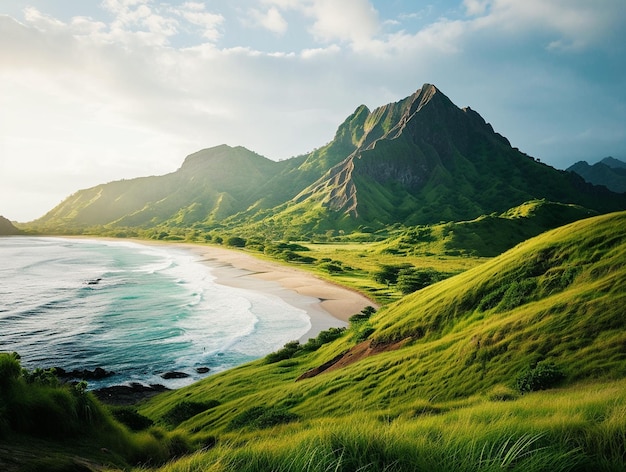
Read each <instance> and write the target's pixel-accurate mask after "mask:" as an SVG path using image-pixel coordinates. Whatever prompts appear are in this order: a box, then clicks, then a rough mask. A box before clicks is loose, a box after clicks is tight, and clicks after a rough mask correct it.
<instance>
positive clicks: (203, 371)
mask: <svg viewBox="0 0 626 472" xmlns="http://www.w3.org/2000/svg"><path fill="white" fill-rule="evenodd" d="M210 370H211V369H209V368H208V367H196V372H197V373H199V374H206V373H207V372H208V371H210Z"/></svg>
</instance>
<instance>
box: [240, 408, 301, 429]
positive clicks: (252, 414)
mask: <svg viewBox="0 0 626 472" xmlns="http://www.w3.org/2000/svg"><path fill="white" fill-rule="evenodd" d="M297 419H298V415H296V414H295V413H291V412H290V411H288V410H286V409H284V408H281V407H277V406H271V407H265V406H253V407H252V408H248V409H247V410H244V411H242V412H241V413H239V414H238V415H236V416H235V417H234V418H233V419H232V420H231V421H230V423H229V424H228V429H229V430H233V429H239V428H244V427H251V428H259V429H262V428H271V427H272V426H277V425H279V424H285V423H290V422H292V421H296V420H297Z"/></svg>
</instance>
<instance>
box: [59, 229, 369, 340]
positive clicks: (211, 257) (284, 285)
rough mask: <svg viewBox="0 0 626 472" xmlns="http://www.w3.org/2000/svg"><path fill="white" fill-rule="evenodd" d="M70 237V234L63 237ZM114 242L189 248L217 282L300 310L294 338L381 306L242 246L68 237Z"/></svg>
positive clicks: (344, 322) (311, 334) (314, 333)
mask: <svg viewBox="0 0 626 472" xmlns="http://www.w3.org/2000/svg"><path fill="white" fill-rule="evenodd" d="M62 237H68V236H62ZM69 238H77V239H94V240H102V241H112V242H125V241H126V242H133V243H136V244H143V245H146V246H160V247H164V248H172V249H178V250H184V251H188V252H190V253H192V254H195V255H196V257H198V261H199V262H200V263H202V264H205V265H207V266H208V267H209V269H210V271H211V274H212V275H213V276H214V277H215V283H216V284H218V285H225V286H230V287H235V288H240V289H243V290H250V291H254V292H258V293H262V294H264V295H270V296H275V297H278V298H280V299H282V300H283V301H285V302H286V303H288V304H289V305H291V306H294V307H296V308H299V309H301V310H303V311H304V312H305V313H306V314H307V316H308V317H309V320H310V324H311V326H310V328H309V330H308V331H307V332H306V333H304V334H303V335H302V336H300V338H299V339H298V341H300V342H306V341H308V339H309V338H315V337H317V335H318V334H319V333H320V332H321V331H324V330H327V329H329V328H331V327H337V328H339V327H347V326H348V324H349V322H348V319H349V318H350V317H351V316H352V315H355V314H357V313H359V312H360V311H361V310H362V309H363V308H365V307H367V306H372V307H374V308H376V309H378V308H379V305H378V304H377V303H376V302H374V301H373V300H370V299H369V298H367V297H366V296H365V295H363V294H362V293H360V292H357V291H356V290H353V289H350V288H347V287H344V286H342V285H339V284H335V283H333V282H330V281H327V280H324V279H321V278H319V277H317V276H315V275H314V274H312V273H310V272H307V271H305V270H302V269H298V268H295V267H290V266H285V265H283V264H280V263H278V262H274V261H268V260H265V259H261V258H258V257H256V256H254V255H253V254H250V253H248V252H245V251H243V250H240V249H229V248H224V247H217V246H211V245H204V244H194V243H188V242H173V241H156V240H147V239H135V238H113V237H98V236H69Z"/></svg>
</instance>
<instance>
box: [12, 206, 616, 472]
mask: <svg viewBox="0 0 626 472" xmlns="http://www.w3.org/2000/svg"><path fill="white" fill-rule="evenodd" d="M550 207H551V205H549V204H538V202H532V203H530V204H527V205H523V206H520V207H519V208H517V209H515V211H511V212H510V214H509V215H508V217H511V218H514V217H515V216H517V217H523V216H524V215H528V214H531V213H532V212H534V211H539V212H541V211H542V208H543V209H545V208H550ZM557 208H559V207H558V206H557ZM625 257H626V212H620V213H611V214H607V215H601V216H596V217H593V218H587V219H583V220H579V221H576V222H574V223H571V224H569V225H566V226H562V227H559V228H557V229H554V230H552V231H549V232H546V233H543V234H541V235H539V236H537V237H535V238H532V239H529V240H527V241H525V242H523V243H521V244H518V245H517V246H516V247H514V248H513V249H511V250H509V251H507V252H505V253H504V254H502V255H500V256H498V257H496V258H493V259H490V260H488V261H486V262H484V263H482V264H481V265H478V266H475V267H474V268H472V269H469V270H467V271H465V272H463V273H461V274H459V275H456V276H453V277H450V278H448V279H446V280H443V281H441V282H438V283H436V284H434V285H430V286H429V287H426V288H424V289H422V290H419V291H417V292H415V293H413V294H411V295H408V296H406V297H404V298H402V299H400V300H399V301H397V302H395V303H393V304H390V305H388V306H386V307H383V308H382V309H381V310H380V311H379V312H377V313H374V314H372V313H371V311H368V310H364V311H363V312H361V313H359V314H355V316H354V317H352V319H351V323H350V328H349V329H348V330H345V331H342V330H339V329H334V330H333V329H331V330H328V331H326V332H323V333H321V334H320V336H318V338H316V339H315V340H309V342H307V343H305V344H298V343H288V344H287V345H285V347H284V348H283V349H281V350H279V351H277V352H276V353H272V354H270V355H268V356H267V357H266V358H264V359H260V360H258V361H255V362H252V363H249V364H246V365H242V366H240V367H237V368H234V369H231V370H229V371H226V372H223V373H219V374H216V375H213V376H210V377H208V378H206V379H204V380H202V381H200V382H197V383H195V384H193V385H190V386H188V387H185V388H182V389H179V390H175V391H171V392H166V393H163V394H160V395H158V396H156V397H153V398H151V399H150V400H148V401H147V402H144V403H141V404H138V405H136V406H135V407H124V408H111V409H110V411H109V409H103V408H102V407H101V406H100V405H99V404H98V403H97V402H95V399H94V398H93V397H92V396H91V395H89V394H87V396H85V394H86V392H85V391H84V390H81V389H84V386H83V387H81V386H80V385H77V386H63V385H61V386H59V385H58V384H56V382H57V381H53V379H52V378H51V376H50V375H51V374H50V373H48V372H47V371H40V370H39V371H38V370H35V371H33V372H25V371H23V370H21V369H20V367H19V363H18V360H17V359H18V358H16V357H15V356H14V355H8V354H2V355H0V370H1V371H2V372H3V373H4V375H3V376H2V378H0V387H2V388H1V389H0V396H2V399H3V402H4V404H5V405H8V407H7V408H5V409H0V438H2V440H3V447H2V448H0V466H2V467H5V468H7V470H22V469H21V468H20V466H19V464H29V465H28V467H30V468H31V470H42V468H43V469H45V470H83V471H85V470H102V466H101V464H106V467H107V470H129V464H130V465H133V464H136V467H137V468H136V469H133V470H138V471H139V470H141V471H144V472H145V471H146V470H160V471H161V472H174V471H181V472H182V471H189V470H202V471H213V472H217V471H220V472H221V471H230V470H238V471H250V472H260V471H265V470H276V471H279V470H280V471H294V472H295V471H302V470H309V471H319V472H321V471H325V470H341V471H346V472H348V471H354V470H371V471H374V470H387V471H398V472H399V471H414V470H428V471H435V472H437V471H448V470H462V471H465V470H466V471H492V470H493V471H496V470H502V469H508V470H520V471H522V470H523V471H525V472H527V471H544V470H558V471H584V470H594V471H613V470H621V469H623V466H624V464H625V461H626V458H625V457H624V455H623V451H624V445H625V444H624V438H626V414H625V413H626V411H625V410H624V404H626V393H625V392H626V347H625V346H626V334H625V333H626V329H625V328H626V318H625V317H624V313H623V308H622V307H623V306H625V304H626V290H625V289H624V287H626V260H625ZM16 405H17V407H16ZM85 405H88V408H87V407H85ZM17 411H19V412H20V414H16V412H17ZM68 412H69V413H68ZM25 419H26V420H25ZM120 423H122V424H124V425H126V426H122V424H120ZM63 428H66V429H67V431H70V432H71V437H72V438H73V441H72V442H68V441H67V438H64V436H63V435H64V434H65V433H64V432H63V431H65V429H63ZM130 430H132V432H131V431H130ZM15 433H18V434H15ZM68 437H69V436H68ZM33 438H34V439H33ZM33 448H36V451H35V449H33ZM192 451H197V452H195V453H194V454H189V453H190V452H192ZM40 452H41V453H42V454H43V455H44V456H45V457H44V456H42V454H40ZM166 462H167V463H166ZM16 464H17V466H16ZM163 464H165V465H163ZM37 467H38V468H37Z"/></svg>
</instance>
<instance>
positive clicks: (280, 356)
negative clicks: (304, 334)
mask: <svg viewBox="0 0 626 472" xmlns="http://www.w3.org/2000/svg"><path fill="white" fill-rule="evenodd" d="M300 350H301V347H300V342H299V341H289V342H288V343H287V344H285V345H284V346H283V348H282V349H279V350H278V351H276V352H272V353H270V354H268V355H267V356H265V362H266V363H267V364H273V363H275V362H278V361H282V360H285V359H291V358H292V357H293V356H295V355H296V353H297V352H298V351H300Z"/></svg>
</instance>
